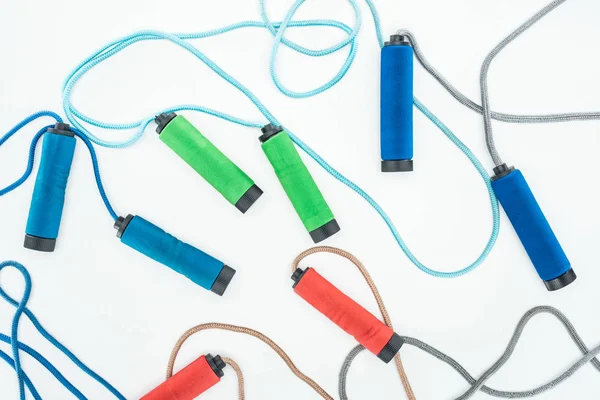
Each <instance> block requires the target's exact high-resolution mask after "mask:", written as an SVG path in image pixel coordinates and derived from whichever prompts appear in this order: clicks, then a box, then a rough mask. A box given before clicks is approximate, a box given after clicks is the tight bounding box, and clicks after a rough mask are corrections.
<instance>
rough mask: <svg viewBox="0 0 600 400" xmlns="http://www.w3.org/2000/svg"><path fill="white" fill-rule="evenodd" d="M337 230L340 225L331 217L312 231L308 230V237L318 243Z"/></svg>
mask: <svg viewBox="0 0 600 400" xmlns="http://www.w3.org/2000/svg"><path fill="white" fill-rule="evenodd" d="M339 231H340V226H339V225H338V223H337V221H336V220H335V219H332V220H331V221H329V222H328V223H326V224H325V225H323V226H321V227H320V228H317V229H315V230H314V231H312V232H310V237H311V238H312V240H313V242H315V243H319V242H322V241H323V240H325V239H327V238H328V237H330V236H333V235H335V234H336V233H338V232H339Z"/></svg>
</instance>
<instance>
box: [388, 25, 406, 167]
mask: <svg viewBox="0 0 600 400" xmlns="http://www.w3.org/2000/svg"><path fill="white" fill-rule="evenodd" d="M394 37H395V36H392V38H394ZM399 43H401V44H395V42H391V43H390V42H388V43H386V46H384V47H383V48H382V49H381V88H380V94H381V105H380V108H381V127H380V128H381V129H380V135H381V159H382V160H383V161H382V164H381V166H382V171H384V172H392V171H410V170H412V158H413V49H412V47H411V46H410V45H408V44H407V43H404V42H399ZM403 166H404V167H403Z"/></svg>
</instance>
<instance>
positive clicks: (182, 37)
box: [63, 0, 500, 278]
mask: <svg viewBox="0 0 600 400" xmlns="http://www.w3.org/2000/svg"><path fill="white" fill-rule="evenodd" d="M304 1H305V0H297V1H296V2H295V3H294V4H293V5H292V7H291V8H290V10H289V11H288V13H287V14H286V16H285V18H284V19H283V21H282V22H277V23H273V22H271V21H270V20H269V18H268V16H267V13H266V10H265V2H264V0H259V5H260V13H261V17H262V21H244V22H239V23H236V24H233V25H229V26H226V27H223V28H219V29H214V30H210V31H206V32H200V33H185V34H181V33H179V34H171V33H165V32H160V31H154V30H148V31H141V32H137V33H134V34H132V35H129V36H125V37H123V38H121V39H118V40H115V41H113V42H111V43H109V44H108V45H106V46H104V47H102V48H101V49H100V50H98V51H96V52H95V53H93V54H92V55H91V56H89V57H88V58H86V59H85V60H84V61H83V62H82V63H80V64H79V65H78V66H77V67H76V68H75V69H74V70H73V71H72V72H71V73H70V74H69V75H68V77H67V79H66V81H65V83H64V85H63V108H64V111H65V114H66V116H67V118H68V119H69V121H70V122H71V124H72V125H73V126H75V127H77V129H78V130H79V131H80V132H81V133H82V134H83V135H86V136H87V137H88V138H89V139H90V140H91V141H92V142H94V143H96V144H98V145H100V146H104V147H109V148H122V147H127V146H130V145H132V144H133V143H135V142H136V141H137V140H139V139H140V137H141V136H142V135H143V133H144V130H145V128H146V127H147V126H148V124H149V123H150V122H151V121H153V120H154V116H151V117H148V118H146V119H142V120H139V121H135V122H130V123H123V124H112V123H106V122H102V121H99V120H96V119H93V118H91V117H89V116H87V115H85V114H83V113H82V112H80V111H79V110H77V109H76V108H75V107H74V106H73V105H72V104H71V92H72V90H73V87H74V86H75V84H76V83H77V81H78V80H79V79H80V78H81V77H82V76H83V75H84V74H85V73H86V72H87V71H89V70H90V69H91V68H93V67H94V66H96V65H97V64H99V63H101V62H103V61H105V60H107V59H108V58H110V57H112V56H113V55H115V54H116V53H118V52H120V51H121V50H124V49H125V48H127V47H129V46H131V45H132V44H134V43H136V42H139V41H144V40H168V41H170V42H172V43H174V44H176V45H178V46H180V47H182V48H184V49H186V50H187V51H189V52H190V53H192V54H193V55H194V56H196V57H197V58H198V59H199V60H200V61H202V62H203V63H204V64H205V65H207V66H208V67H209V68H210V69H212V70H213V71H214V72H215V73H217V75H219V76H220V77H221V78H223V79H224V80H225V81H227V82H228V83H230V84H231V85H233V86H234V87H236V88H237V89H238V90H239V91H240V92H242V93H243V94H244V95H245V96H246V97H248V98H249V99H250V101H251V102H252V103H253V104H254V105H255V106H256V107H257V108H258V110H259V111H260V112H261V114H262V115H263V116H264V117H265V118H266V119H267V120H268V121H269V122H270V123H273V124H276V125H279V122H278V121H277V119H276V118H275V117H274V116H273V115H272V114H271V113H270V112H269V110H268V109H267V108H266V107H265V106H264V105H263V104H262V103H261V102H260V100H259V99H258V98H257V97H256V96H255V95H254V94H253V93H252V92H251V91H250V90H249V89H247V88H246V87H245V86H244V85H242V84H241V83H240V82H238V81H237V80H236V79H235V78H234V77H232V76H231V75H229V74H228V73H227V72H225V71H224V70H223V69H221V68H220V67H219V66H218V65H217V64H215V63H214V62H213V61H212V60H210V59H209V58H208V57H207V56H206V55H204V54H203V53H202V52H201V51H199V50H198V49H197V48H196V47H194V46H192V45H191V44H190V43H189V42H188V40H191V39H201V38H206V37H210V36H216V35H220V34H223V33H226V32H230V31H234V30H237V29H241V28H248V27H257V28H266V29H268V30H269V31H270V32H271V34H272V35H274V43H273V48H272V52H271V59H270V73H271V78H272V80H273V82H274V83H275V85H276V86H277V88H278V89H279V90H280V91H281V92H282V93H283V94H285V95H287V96H289V97H294V98H304V97H310V96H314V95H317V94H319V93H322V92H324V91H326V90H328V89H330V88H331V87H333V86H334V85H335V84H336V83H337V82H339V81H340V79H342V77H343V76H344V75H345V74H346V73H347V71H348V70H349V68H350V66H351V65H352V62H353V61H354V58H355V56H356V46H357V43H356V37H357V35H358V32H359V30H360V25H361V13H360V10H359V8H358V6H357V4H356V0H348V1H349V3H350V4H351V6H352V8H353V10H354V13H355V26H354V28H350V27H349V26H347V25H345V24H344V23H342V22H339V21H334V20H305V21H292V20H291V19H292V17H293V16H294V14H295V12H296V11H297V10H298V8H299V7H300V6H301V5H302V4H303V3H304ZM365 2H366V3H367V5H368V6H369V8H370V11H371V14H372V16H373V21H374V23H375V29H376V34H377V40H378V42H379V44H380V46H383V36H382V33H381V27H380V22H379V17H378V14H377V11H376V9H375V6H374V4H373V2H372V0H365ZM314 26H326V27H333V28H337V29H341V30H343V31H344V32H346V33H347V34H348V36H347V37H346V38H345V39H344V40H342V41H341V42H339V43H338V44H336V45H334V46H331V47H329V48H326V49H321V50H311V49H307V48H304V47H302V46H300V45H298V44H296V43H294V42H292V41H289V40H288V39H286V38H285V37H284V36H283V35H284V33H285V30H286V29H287V28H288V27H314ZM280 44H284V45H285V46H288V47H290V48H292V49H294V50H295V51H297V52H299V53H302V54H305V55H308V56H312V57H320V56H325V55H328V54H332V53H334V52H336V51H339V50H341V49H342V48H344V47H346V46H350V50H349V53H348V57H347V58H346V61H345V62H344V64H343V65H342V67H341V68H340V70H339V72H338V73H337V74H336V75H335V76H334V77H333V78H331V80H329V81H328V82H327V83H326V84H324V85H322V86H319V87H318V88H316V89H313V90H309V91H306V92H293V91H291V90H289V89H287V88H286V87H285V86H284V85H283V84H282V83H281V81H280V80H279V78H278V75H277V71H276V68H275V65H276V57H277V50H278V48H279V45H280ZM414 104H415V107H417V109H419V110H420V111H421V112H422V113H423V114H424V115H425V116H426V117H427V118H429V120H430V121H431V122H433V123H434V124H435V125H436V126H437V127H438V128H440V129H441V130H442V132H444V134H445V135H446V136H447V137H448V139H450V141H452V143H454V144H455V145H456V146H457V147H458V148H459V149H460V150H461V151H462V152H463V154H464V155H465V156H466V157H467V158H468V159H469V161H471V163H472V164H473V165H474V166H475V168H476V169H477V171H478V173H479V175H480V176H481V178H482V179H483V181H484V183H485V185H486V187H487V190H488V193H489V198H490V203H491V206H492V220H493V227H492V232H491V235H490V238H489V241H488V243H487V245H486V246H485V248H484V250H483V252H482V253H481V255H480V256H479V257H478V258H477V259H476V260H475V261H474V262H473V263H472V264H470V265H469V266H467V267H465V268H463V269H461V270H458V271H454V272H443V271H437V270H433V269H431V268H428V267H427V266H425V265H424V264H423V263H421V262H420V261H419V260H418V259H417V257H416V256H415V255H414V254H413V253H412V252H411V251H410V249H409V248H408V246H407V245H406V244H405V243H404V240H403V239H402V237H401V236H400V234H399V232H398V230H397V229H396V227H395V226H394V224H393V222H392V221H391V219H390V218H389V216H388V215H387V214H386V213H385V211H384V210H383V209H382V208H381V207H380V206H379V205H378V204H377V202H376V201H375V200H374V199H373V198H372V197H371V196H369V194H367V193H366V192H365V191H364V190H363V189H361V188H360V187H359V186H358V185H356V184H355V183H354V182H352V181H351V180H349V179H348V178H346V177H345V176H344V175H342V174H341V173H339V172H338V171H337V170H335V169H334V168H333V167H332V166H331V165H329V164H328V163H327V162H326V161H325V160H324V159H323V158H322V157H321V156H320V155H319V154H317V153H316V152H315V151H314V150H312V149H311V148H310V147H309V146H308V145H307V144H306V143H304V142H303V141H302V140H301V139H300V138H299V137H298V136H296V135H294V134H293V133H291V132H290V131H289V130H287V129H286V131H287V132H288V133H289V134H290V136H291V138H292V140H293V141H294V143H296V145H297V146H298V147H300V148H301V149H302V150H303V151H304V152H306V154H308V155H309V156H310V157H311V158H312V159H313V160H315V161H316V162H317V163H318V164H319V165H320V166H321V167H323V168H324V169H325V170H326V171H327V172H329V174H331V175H332V176H333V177H334V178H336V179H337V180H338V181H340V182H342V183H343V184H345V185H346V186H348V187H349V188H351V189H352V190H354V191H355V192H356V193H358V194H359V195H360V196H361V197H362V198H364V199H365V200H366V201H367V202H368V203H369V204H370V205H371V206H372V207H373V208H374V209H375V211H377V213H378V214H379V215H380V216H381V217H382V218H383V220H384V221H385V223H386V225H387V226H388V228H389V229H390V231H391V232H392V234H393V235H394V238H395V239H396V241H397V242H398V245H399V246H400V248H401V249H402V251H403V252H404V253H405V254H406V256H407V257H408V258H409V259H410V261H411V262H412V263H413V264H415V265H416V266H417V267H418V268H419V269H420V270H422V271H424V272H426V273H428V274H430V275H433V276H435V277H439V278H455V277H459V276H462V275H464V274H467V273H468V272H470V271H472V270H473V269H475V268H476V267H477V266H479V265H480V264H481V263H482V262H483V260H485V258H486V257H487V256H488V254H489V253H490V251H491V250H492V248H493V246H494V244H495V242H496V239H497V237H498V231H499V228H500V212H499V208H498V202H497V199H496V196H495V195H494V192H493V190H492V186H491V182H490V178H489V176H488V174H487V172H486V171H485V169H484V167H483V166H482V165H481V163H480V162H479V160H477V158H476V157H475V155H474V154H473V153H472V152H471V150H469V148H468V147H467V146H466V145H465V144H464V143H462V142H461V141H460V139H459V138H458V137H456V135H454V134H453V133H452V132H451V131H450V129H448V127H447V126H445V125H444V124H443V123H442V122H441V121H440V120H439V119H438V118H437V117H436V116H435V115H434V114H433V113H432V112H431V111H429V109H427V107H425V105H424V104H423V103H421V102H420V101H419V100H418V99H416V98H415V99H414ZM180 110H189V111H197V112H201V113H205V114H208V115H212V116H215V117H217V118H221V119H224V120H226V121H230V122H233V123H236V124H239V125H243V126H247V127H252V128H260V127H262V126H263V125H265V124H264V123H256V122H251V121H246V120H242V119H239V118H236V117H234V116H231V115H228V114H225V113H222V112H219V111H215V110H212V109H210V108H206V107H202V106H197V105H180V106H176V107H171V108H168V109H165V110H162V111H159V112H158V113H157V114H159V113H161V112H171V111H180ZM83 122H85V123H87V124H89V125H91V126H95V127H98V128H103V129H110V130H130V129H136V131H135V132H134V134H133V135H132V136H131V137H129V138H128V139H126V140H123V141H106V140H103V139H100V138H98V137H97V136H95V135H93V134H92V133H91V132H90V131H88V130H87V129H86V128H85V127H84V126H83V125H82V123H83Z"/></svg>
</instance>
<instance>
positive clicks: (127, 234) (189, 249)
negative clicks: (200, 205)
mask: <svg viewBox="0 0 600 400" xmlns="http://www.w3.org/2000/svg"><path fill="white" fill-rule="evenodd" d="M121 242H123V243H125V244H126V245H127V246H129V247H131V248H133V249H135V250H137V251H139V252H140V253H142V254H144V255H146V256H148V257H150V258H152V259H153V260H155V261H158V262H159V263H161V264H164V265H166V266H167V267H169V268H171V269H172V270H174V271H176V272H179V273H180V274H182V275H184V276H186V277H187V278H188V279H190V280H191V281H192V282H194V283H196V284H198V285H200V286H202V287H203V288H205V289H208V290H211V288H212V287H213V284H214V283H215V281H216V280H217V277H218V276H219V274H220V273H221V270H222V269H223V267H224V266H225V264H224V263H223V262H222V261H219V260H217V259H216V258H214V257H211V256H210V255H208V254H206V253H204V252H203V251H201V250H198V249H197V248H195V247H193V246H190V245H189V244H187V243H184V242H182V241H181V240H179V239H177V238H176V237H174V236H173V235H170V234H168V233H167V232H165V231H164V230H162V229H161V228H159V227H158V226H156V225H154V224H152V223H151V222H148V221H146V220H145V219H144V218H142V217H138V216H135V217H133V219H132V220H131V221H130V222H129V224H128V225H127V227H126V228H125V231H124V232H123V235H122V236H121Z"/></svg>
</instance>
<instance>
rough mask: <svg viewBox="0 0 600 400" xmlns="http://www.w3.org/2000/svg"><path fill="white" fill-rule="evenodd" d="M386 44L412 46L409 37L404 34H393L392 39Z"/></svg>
mask: <svg viewBox="0 0 600 400" xmlns="http://www.w3.org/2000/svg"><path fill="white" fill-rule="evenodd" d="M385 45H386V46H410V42H409V40H408V37H406V36H404V35H391V36H390V41H389V42H385Z"/></svg>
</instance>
